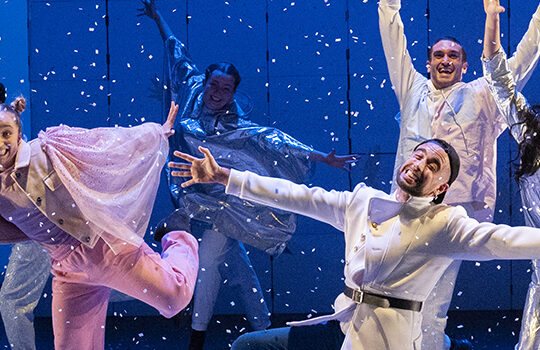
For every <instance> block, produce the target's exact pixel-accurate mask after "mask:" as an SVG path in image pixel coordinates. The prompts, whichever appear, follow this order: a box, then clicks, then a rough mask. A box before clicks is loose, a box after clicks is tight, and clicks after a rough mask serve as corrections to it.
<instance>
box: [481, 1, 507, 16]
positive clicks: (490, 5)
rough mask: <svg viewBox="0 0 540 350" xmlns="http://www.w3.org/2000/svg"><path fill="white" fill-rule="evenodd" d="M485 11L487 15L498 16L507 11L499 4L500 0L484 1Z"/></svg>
mask: <svg viewBox="0 0 540 350" xmlns="http://www.w3.org/2000/svg"><path fill="white" fill-rule="evenodd" d="M484 11H486V14H487V15H498V14H500V13H503V12H504V11H505V10H504V7H502V6H501V4H500V3H499V0H484Z"/></svg>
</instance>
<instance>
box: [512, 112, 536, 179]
mask: <svg viewBox="0 0 540 350" xmlns="http://www.w3.org/2000/svg"><path fill="white" fill-rule="evenodd" d="M537 111H540V105H534V106H527V108H525V109H523V110H521V111H518V117H519V120H521V122H519V123H517V124H514V125H512V127H514V126H520V125H523V126H524V128H525V130H524V132H523V140H522V141H521V142H520V143H519V144H518V155H517V157H516V158H515V159H514V177H515V179H516V181H519V179H520V178H521V177H522V176H523V175H533V174H534V173H536V171H537V170H538V168H540V114H539V113H538V112H537Z"/></svg>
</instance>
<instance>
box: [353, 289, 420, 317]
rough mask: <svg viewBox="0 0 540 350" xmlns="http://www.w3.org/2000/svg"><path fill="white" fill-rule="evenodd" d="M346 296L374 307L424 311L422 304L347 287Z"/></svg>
mask: <svg viewBox="0 0 540 350" xmlns="http://www.w3.org/2000/svg"><path fill="white" fill-rule="evenodd" d="M344 293H345V295H346V296H348V297H349V298H351V299H352V300H353V301H355V302H357V303H359V304H361V303H365V304H369V305H373V306H379V307H384V308H389V307H393V308H396V309H404V310H411V311H417V312H419V311H420V310H422V302H421V301H414V300H406V299H398V298H392V297H387V296H383V295H377V294H372V293H369V292H365V291H361V290H356V289H352V288H349V287H347V286H345V292H344Z"/></svg>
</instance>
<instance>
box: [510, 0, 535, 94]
mask: <svg viewBox="0 0 540 350" xmlns="http://www.w3.org/2000/svg"><path fill="white" fill-rule="evenodd" d="M539 58H540V4H539V5H538V7H537V8H536V12H535V13H534V14H533V16H532V19H531V21H530V22H529V27H528V28H527V32H526V33H525V35H523V38H522V39H521V41H520V42H519V44H518V46H517V48H516V52H514V54H513V55H512V57H510V58H509V59H508V64H509V65H510V70H511V71H512V75H513V77H514V80H515V82H516V89H517V90H518V91H521V90H522V89H523V87H524V86H525V84H526V83H527V81H529V78H530V77H531V75H532V73H533V72H534V70H535V68H536V65H537V64H538V59H539Z"/></svg>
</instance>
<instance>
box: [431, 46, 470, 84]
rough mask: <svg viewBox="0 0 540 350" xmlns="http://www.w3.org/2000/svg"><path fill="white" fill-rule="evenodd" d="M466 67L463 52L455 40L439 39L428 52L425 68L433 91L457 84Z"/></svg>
mask: <svg viewBox="0 0 540 350" xmlns="http://www.w3.org/2000/svg"><path fill="white" fill-rule="evenodd" d="M468 67H469V64H468V63H467V55H466V54H465V50H463V47H462V46H461V44H460V43H459V41H457V39H455V38H452V37H446V38H441V39H439V40H437V41H436V42H435V44H433V46H432V47H431V48H430V49H429V51H428V60H427V62H426V68H427V72H428V74H429V78H430V80H431V82H432V83H433V87H435V89H444V88H447V87H449V86H452V85H454V84H456V83H459V82H460V81H461V80H462V79H463V74H465V73H466V72H467V68H468Z"/></svg>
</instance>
